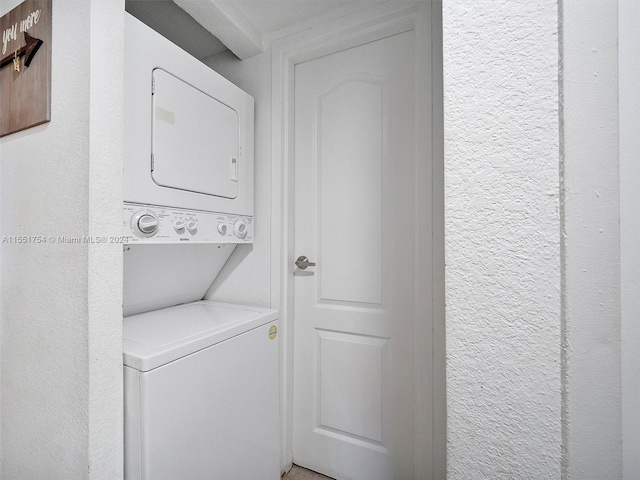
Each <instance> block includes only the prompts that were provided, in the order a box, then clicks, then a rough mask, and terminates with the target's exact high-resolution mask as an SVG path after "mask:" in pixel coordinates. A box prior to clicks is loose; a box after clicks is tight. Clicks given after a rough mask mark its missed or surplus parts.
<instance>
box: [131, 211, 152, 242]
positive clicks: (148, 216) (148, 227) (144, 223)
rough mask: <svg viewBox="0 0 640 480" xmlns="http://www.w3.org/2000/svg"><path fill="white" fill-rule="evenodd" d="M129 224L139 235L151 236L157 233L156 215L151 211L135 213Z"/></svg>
mask: <svg viewBox="0 0 640 480" xmlns="http://www.w3.org/2000/svg"><path fill="white" fill-rule="evenodd" d="M131 224H132V225H131V226H132V228H133V231H134V232H135V233H136V234H137V235H138V236H140V237H153V236H154V235H155V234H156V233H158V226H159V223H158V217H156V216H155V215H154V214H153V213H151V212H138V213H136V214H135V215H134V216H133V218H132V222H131Z"/></svg>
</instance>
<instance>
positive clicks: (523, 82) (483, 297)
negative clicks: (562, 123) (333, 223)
mask: <svg viewBox="0 0 640 480" xmlns="http://www.w3.org/2000/svg"><path fill="white" fill-rule="evenodd" d="M443 29H444V132H445V134H444V135H445V257H446V308H447V407H448V418H447V424H448V429H447V434H448V478H450V479H452V480H454V479H470V478H493V479H501V478H504V479H507V478H523V479H524V478H526V479H535V478H560V476H561V455H562V450H561V448H562V435H561V395H560V392H561V368H560V362H561V351H560V344H561V301H560V281H561V277H560V273H561V258H560V254H561V252H560V236H559V232H560V215H559V194H560V191H559V182H558V179H559V175H560V172H559V165H560V156H559V151H560V143H559V141H560V139H559V123H558V100H559V99H558V5H557V1H556V0H539V1H535V2H520V1H518V2H514V1H512V0H495V1H493V0H479V1H476V2H472V3H470V2H466V1H463V0H449V1H445V2H443Z"/></svg>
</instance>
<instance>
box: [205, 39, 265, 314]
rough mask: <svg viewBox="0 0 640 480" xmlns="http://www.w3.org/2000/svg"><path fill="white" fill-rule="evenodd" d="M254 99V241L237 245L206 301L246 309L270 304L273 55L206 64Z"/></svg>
mask: <svg viewBox="0 0 640 480" xmlns="http://www.w3.org/2000/svg"><path fill="white" fill-rule="evenodd" d="M205 63H207V65H209V66H210V67H211V68H213V69H214V70H215V71H216V72H218V73H219V74H220V75H222V76H223V77H225V78H227V79H228V80H230V81H231V82H233V83H234V84H236V85H237V86H239V87H240V88H241V89H243V90H244V91H245V92H247V93H248V94H249V95H251V96H253V98H254V100H255V192H254V194H255V200H254V202H255V210H254V214H255V218H256V223H255V228H256V229H255V240H254V243H253V246H243V245H241V246H239V247H236V250H235V251H234V252H233V254H231V258H230V259H229V261H228V262H227V264H226V265H225V267H224V268H223V270H222V272H221V273H220V276H219V277H218V278H217V279H216V281H215V282H214V283H213V286H212V287H211V289H210V290H209V292H208V293H207V296H206V298H207V299H210V300H218V301H223V302H231V303H241V304H245V305H257V306H269V305H270V303H271V290H270V285H271V265H270V262H271V50H268V51H267V52H265V53H261V54H260V55H256V56H255V57H251V58H248V59H246V60H243V61H240V60H238V58H237V57H236V56H235V55H233V54H232V53H231V52H228V51H227V52H223V53H221V54H218V55H215V56H213V57H211V58H209V59H207V60H206V61H205Z"/></svg>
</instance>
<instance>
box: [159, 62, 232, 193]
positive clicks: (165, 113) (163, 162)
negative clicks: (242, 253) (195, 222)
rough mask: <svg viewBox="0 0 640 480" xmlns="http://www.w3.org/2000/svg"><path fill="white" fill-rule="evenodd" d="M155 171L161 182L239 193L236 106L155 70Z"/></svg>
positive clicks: (183, 187) (189, 188)
mask: <svg viewBox="0 0 640 480" xmlns="http://www.w3.org/2000/svg"><path fill="white" fill-rule="evenodd" d="M153 82H154V83H153V85H154V88H153V112H152V118H153V120H152V124H153V128H152V147H151V148H152V150H151V152H152V155H153V156H152V159H153V160H152V163H151V176H152V178H153V181H154V182H155V183H157V184H158V185H160V186H163V187H168V188H175V189H178V190H186V191H190V192H195V193H200V194H205V195H214V196H217V197H224V198H236V197H237V196H238V161H239V159H240V156H239V120H238V114H237V113H236V111H235V110H233V109H232V108H230V107H228V106H227V105H225V104H223V103H221V102H219V101H218V100H216V99H215V98H213V97H211V96H209V95H207V94H205V93H203V92H201V91H200V90H198V89H196V88H194V87H192V86H191V85H189V84H188V83H186V82H183V81H182V80H180V79H179V78H177V77H175V76H173V75H171V74H170V73H168V72H166V71H164V70H162V69H159V68H156V69H155V70H154V71H153Z"/></svg>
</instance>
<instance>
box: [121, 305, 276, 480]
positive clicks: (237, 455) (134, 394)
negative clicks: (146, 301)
mask: <svg viewBox="0 0 640 480" xmlns="http://www.w3.org/2000/svg"><path fill="white" fill-rule="evenodd" d="M276 319H277V312H276V311H275V310H268V309H261V308H254V307H240V306H237V305H229V304H223V303H214V302H206V301H202V302H194V303H190V304H187V305H180V306H177V307H171V308H165V309H161V310H156V311H153V312H147V313H142V314H138V315H133V316H130V317H127V318H126V320H125V323H124V364H125V368H124V376H125V479H126V480H164V479H166V480H176V479H181V480H196V479H202V480H205V479H206V480H234V479H237V480H269V479H271V480H278V479H279V478H280V445H279V441H278V438H279V403H278V402H279V387H278V384H279V377H278V375H279V373H278V372H279V370H278V332H277V321H276Z"/></svg>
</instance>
